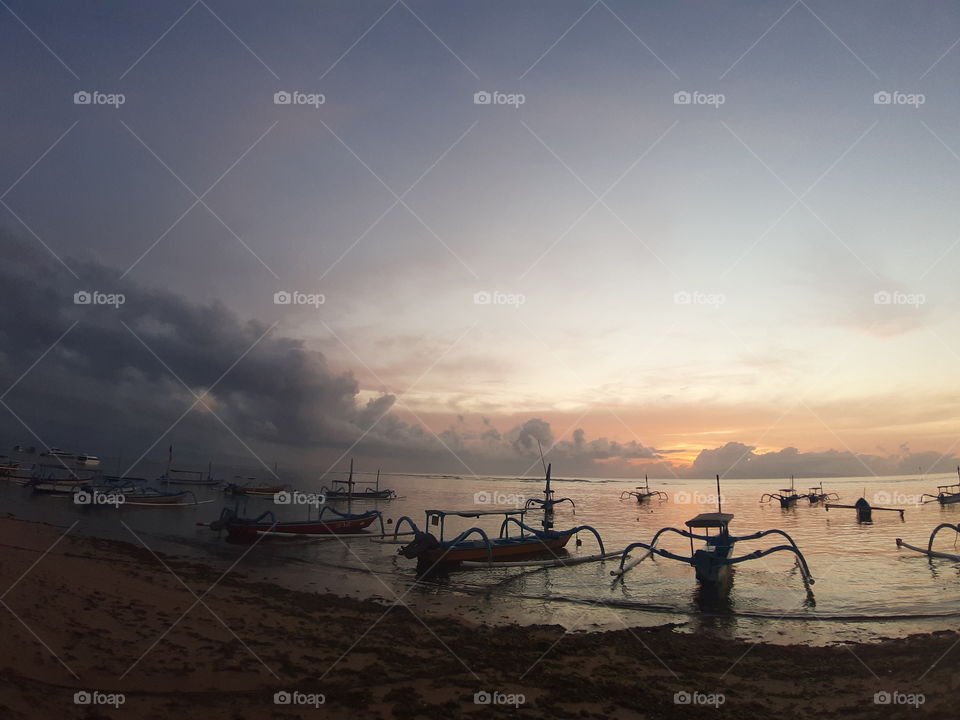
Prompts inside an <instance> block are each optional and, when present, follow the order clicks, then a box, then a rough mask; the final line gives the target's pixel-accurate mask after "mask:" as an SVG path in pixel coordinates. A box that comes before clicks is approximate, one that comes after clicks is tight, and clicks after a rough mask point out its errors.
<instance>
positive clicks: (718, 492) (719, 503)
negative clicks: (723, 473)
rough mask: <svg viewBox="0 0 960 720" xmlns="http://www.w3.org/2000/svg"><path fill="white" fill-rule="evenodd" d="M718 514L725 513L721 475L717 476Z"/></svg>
mask: <svg viewBox="0 0 960 720" xmlns="http://www.w3.org/2000/svg"><path fill="white" fill-rule="evenodd" d="M717 512H718V513H720V512H723V505H722V504H721V501H720V475H719V474H718V475H717Z"/></svg>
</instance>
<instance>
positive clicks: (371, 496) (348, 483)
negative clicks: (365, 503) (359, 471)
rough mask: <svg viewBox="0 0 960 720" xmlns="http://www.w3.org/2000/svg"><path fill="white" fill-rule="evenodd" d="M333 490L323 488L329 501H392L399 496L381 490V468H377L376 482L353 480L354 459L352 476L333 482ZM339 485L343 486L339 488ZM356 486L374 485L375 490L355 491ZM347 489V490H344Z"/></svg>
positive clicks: (351, 462) (393, 492) (351, 468)
mask: <svg viewBox="0 0 960 720" xmlns="http://www.w3.org/2000/svg"><path fill="white" fill-rule="evenodd" d="M331 484H332V485H334V487H333V488H328V487H327V486H325V485H324V486H323V487H322V488H321V489H320V492H321V493H322V494H323V496H324V497H325V498H327V500H392V499H393V498H395V497H396V496H397V493H396V492H395V491H394V490H387V489H383V490H381V489H380V468H377V479H376V480H375V481H374V480H354V479H353V458H350V474H349V475H348V476H347V479H346V480H331ZM337 485H341V486H343V487H342V488H337V487H336V486H337ZM354 485H373V486H374V487H373V488H366V489H365V490H363V491H362V492H359V491H356V490H354V489H353V487H354ZM343 488H346V489H343Z"/></svg>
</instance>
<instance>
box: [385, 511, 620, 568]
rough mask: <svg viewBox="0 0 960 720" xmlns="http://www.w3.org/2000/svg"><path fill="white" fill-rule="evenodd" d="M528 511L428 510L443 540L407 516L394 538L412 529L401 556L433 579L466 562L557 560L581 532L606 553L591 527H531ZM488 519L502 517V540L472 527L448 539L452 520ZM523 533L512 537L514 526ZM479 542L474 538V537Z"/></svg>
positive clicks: (427, 513)
mask: <svg viewBox="0 0 960 720" xmlns="http://www.w3.org/2000/svg"><path fill="white" fill-rule="evenodd" d="M528 512H529V510H528V509H526V508H514V509H506V510H427V511H426V512H425V516H426V525H427V526H429V525H433V526H438V527H439V533H438V534H439V537H436V536H434V535H432V534H430V533H428V532H424V531H422V530H420V528H418V527H417V525H416V523H415V522H414V521H413V520H412V519H410V518H409V517H407V516H404V517H402V518H400V519H399V520H398V521H397V524H396V526H395V528H394V537H396V535H397V534H398V533H399V532H400V530H401V528H402V527H403V526H404V525H407V526H409V527H410V530H411V532H413V534H414V538H413V540H412V541H411V542H410V543H408V544H407V545H405V546H403V547H401V548H400V549H399V551H398V553H399V554H400V555H402V556H403V557H405V558H409V559H414V558H415V559H416V560H417V575H418V576H421V577H422V576H429V575H433V574H435V573H437V574H440V575H445V574H446V573H447V572H449V571H450V570H456V569H457V568H458V567H459V566H460V564H461V563H463V562H470V561H474V562H485V563H488V564H490V565H496V564H497V563H498V562H502V561H509V560H518V559H521V558H529V557H532V556H537V555H541V554H544V555H548V556H550V557H553V558H557V557H558V553H560V552H561V551H562V550H563V549H564V548H565V547H566V545H567V543H568V542H569V541H570V538H572V537H573V536H574V535H576V534H577V533H578V532H581V531H585V532H590V533H592V534H593V535H594V537H595V538H596V539H597V543H598V544H599V546H600V551H601V553H603V552H604V548H603V540H602V539H601V538H600V534H599V533H598V532H597V531H596V530H595V529H594V528H592V527H590V526H589V525H580V526H578V527H574V528H570V529H569V530H549V529H546V528H544V529H542V530H537V529H536V528H533V527H530V526H529V525H527V524H526V523H525V522H524V519H525V516H526V514H527V513H528ZM487 516H502V517H503V521H502V522H501V524H500V532H499V534H498V537H496V538H491V537H490V536H489V535H488V534H487V532H486V531H485V530H483V529H482V528H479V527H472V528H470V529H468V530H464V531H463V532H461V533H460V534H459V535H457V536H456V537H454V538H453V539H452V540H446V539H445V537H444V536H445V525H446V520H447V518H448V517H459V518H471V519H478V518H482V517H487ZM514 526H515V528H516V529H517V530H519V534H518V535H513V536H511V535H510V529H511V527H514ZM474 536H475V537H476V539H470V538H472V537H474Z"/></svg>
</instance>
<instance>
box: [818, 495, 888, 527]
mask: <svg viewBox="0 0 960 720" xmlns="http://www.w3.org/2000/svg"><path fill="white" fill-rule="evenodd" d="M823 507H824V508H825V509H826V510H830V509H832V508H845V509H847V510H856V511H857V522H860V523H872V522H873V511H874V510H882V511H886V512H898V513H900V519H901V520H903V519H904V518H903V513H904V512H905V511H904V509H903V508H888V507H875V506H873V505H871V504H870V503H869V501H868V500H867V499H866V498H860V499H859V500H857V501H856V502H855V503H854V504H853V505H837V504H836V503H827V504H826V505H824V506H823Z"/></svg>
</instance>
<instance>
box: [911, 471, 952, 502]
mask: <svg viewBox="0 0 960 720" xmlns="http://www.w3.org/2000/svg"><path fill="white" fill-rule="evenodd" d="M957 477H958V478H960V465H957ZM920 497H922V498H930V499H929V500H924V501H923V502H924V503H930V502H938V503H940V504H941V505H953V504H954V503H958V502H960V482H955V483H953V484H952V485H937V494H936V495H931V494H930V493H924V494H923V495H921V496H920Z"/></svg>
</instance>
